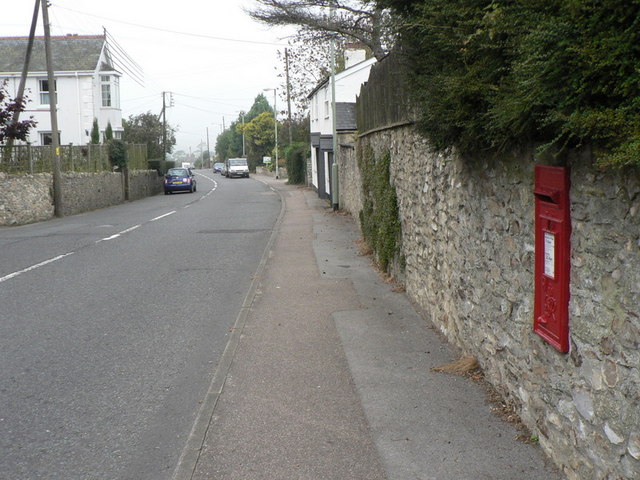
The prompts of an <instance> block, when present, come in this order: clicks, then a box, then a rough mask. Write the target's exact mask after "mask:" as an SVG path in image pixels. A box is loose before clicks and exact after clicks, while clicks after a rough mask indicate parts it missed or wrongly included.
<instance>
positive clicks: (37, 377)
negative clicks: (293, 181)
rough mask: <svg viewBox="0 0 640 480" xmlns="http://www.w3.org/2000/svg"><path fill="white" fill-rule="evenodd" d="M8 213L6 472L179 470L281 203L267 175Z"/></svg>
mask: <svg viewBox="0 0 640 480" xmlns="http://www.w3.org/2000/svg"><path fill="white" fill-rule="evenodd" d="M197 179H198V191H197V192H196V193H193V194H188V193H185V194H173V195H167V196H165V195H158V196H155V197H151V198H147V199H144V200H140V201H137V202H132V203H128V204H125V205H121V206H116V207H111V208H106V209H102V210H98V211H95V212H91V213H87V214H83V215H77V216H73V217H66V218H62V219H55V220H52V221H49V222H43V223H40V224H35V225H27V226H22V227H13V228H0V305H1V308H0V472H2V473H1V474H0V477H1V478H3V479H11V480H14V479H19V480H28V479H65V480H71V479H83V480H86V479H110V480H113V479H139V480H143V479H153V480H159V479H168V478H170V477H171V475H172V473H173V469H174V468H175V466H176V463H177V462H178V458H179V457H180V454H181V452H182V449H183V448H184V446H185V442H186V440H187V436H188V435H189V432H190V430H191V427H192V425H193V422H194V419H195V417H196V414H197V412H198V408H199V406H200V403H201V402H202V400H203V398H204V397H205V394H206V391H207V388H208V386H209V384H210V382H211V378H212V375H213V372H214V371H215V368H216V365H217V363H218V361H219V359H220V356H221V354H222V352H223V349H224V347H225V344H226V343H227V340H228V338H229V333H230V332H229V330H230V328H231V327H232V326H233V324H234V322H235V319H236V317H237V315H238V312H239V310H240V307H241V306H242V302H243V300H244V298H245V296H246V294H247V291H248V290H249V288H250V285H251V281H252V277H253V275H254V273H255V272H256V269H257V267H258V265H259V262H260V259H261V257H262V255H263V252H264V249H265V246H266V245H267V242H268V240H269V237H270V235H271V232H272V229H273V227H274V225H275V222H276V220H277V217H278V214H279V213H280V208H281V205H280V199H279V196H278V195H277V194H276V193H275V192H273V191H272V190H270V189H269V188H268V187H267V186H266V185H264V184H263V183H261V182H259V181H256V180H254V179H233V180H231V179H226V178H223V177H221V176H220V175H214V174H213V173H212V172H210V171H204V170H200V171H198V174H197Z"/></svg>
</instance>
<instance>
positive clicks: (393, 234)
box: [357, 147, 402, 272]
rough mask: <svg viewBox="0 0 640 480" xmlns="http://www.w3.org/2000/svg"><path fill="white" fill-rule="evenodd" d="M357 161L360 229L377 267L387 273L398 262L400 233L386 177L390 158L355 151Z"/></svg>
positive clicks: (395, 201) (364, 150) (392, 192)
mask: <svg viewBox="0 0 640 480" xmlns="http://www.w3.org/2000/svg"><path fill="white" fill-rule="evenodd" d="M357 160H358V167H359V169H360V174H361V178H362V193H363V197H364V199H363V208H362V210H361V211H360V228H361V230H362V233H363V236H364V239H365V240H366V242H367V243H368V244H369V246H370V247H371V249H372V250H373V253H374V256H375V258H376V261H377V262H378V265H379V266H380V268H381V269H382V270H384V271H385V272H388V271H389V269H390V266H391V265H392V264H393V263H394V261H395V260H397V259H400V241H401V233H402V230H401V225H400V218H399V215H398V198H397V196H396V190H395V187H394V186H393V185H391V182H390V176H389V167H390V165H391V154H390V153H389V152H386V153H385V154H384V155H382V156H381V157H379V158H376V156H375V154H374V152H373V150H372V149H371V148H370V147H364V148H360V149H358V159H357ZM400 260H401V259H400ZM400 264H401V265H402V262H400Z"/></svg>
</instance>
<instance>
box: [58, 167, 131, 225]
mask: <svg viewBox="0 0 640 480" xmlns="http://www.w3.org/2000/svg"><path fill="white" fill-rule="evenodd" d="M124 200H125V192H124V177H123V176H122V174H121V173H115V172H98V173H74V172H70V173H64V174H63V175H62V214H63V215H64V216H67V215H76V214H78V213H82V212H86V211H89V210H96V209H98V208H104V207H109V206H111V205H117V204H119V203H122V202H124Z"/></svg>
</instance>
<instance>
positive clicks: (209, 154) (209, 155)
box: [207, 127, 211, 167]
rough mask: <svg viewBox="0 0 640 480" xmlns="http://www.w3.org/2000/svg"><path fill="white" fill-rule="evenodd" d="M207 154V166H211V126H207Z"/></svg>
mask: <svg viewBox="0 0 640 480" xmlns="http://www.w3.org/2000/svg"><path fill="white" fill-rule="evenodd" d="M207 156H208V159H207V161H208V165H207V167H211V150H210V149H209V127H207Z"/></svg>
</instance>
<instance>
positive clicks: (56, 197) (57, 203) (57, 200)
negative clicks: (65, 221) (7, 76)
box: [42, 1, 62, 217]
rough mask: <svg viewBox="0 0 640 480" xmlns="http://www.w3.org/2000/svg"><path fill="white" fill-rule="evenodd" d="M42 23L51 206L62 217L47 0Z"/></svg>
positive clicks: (56, 99)
mask: <svg viewBox="0 0 640 480" xmlns="http://www.w3.org/2000/svg"><path fill="white" fill-rule="evenodd" d="M42 23H43V24H44V25H43V26H44V52H45V56H46V60H47V81H48V83H49V112H50V113H51V146H52V147H53V208H54V214H55V216H56V217H62V185H61V181H62V177H61V175H60V137H59V136H58V112H57V110H58V98H57V95H56V80H55V78H54V76H53V60H52V57H51V33H50V31H49V10H48V2H46V1H44V2H42Z"/></svg>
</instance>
